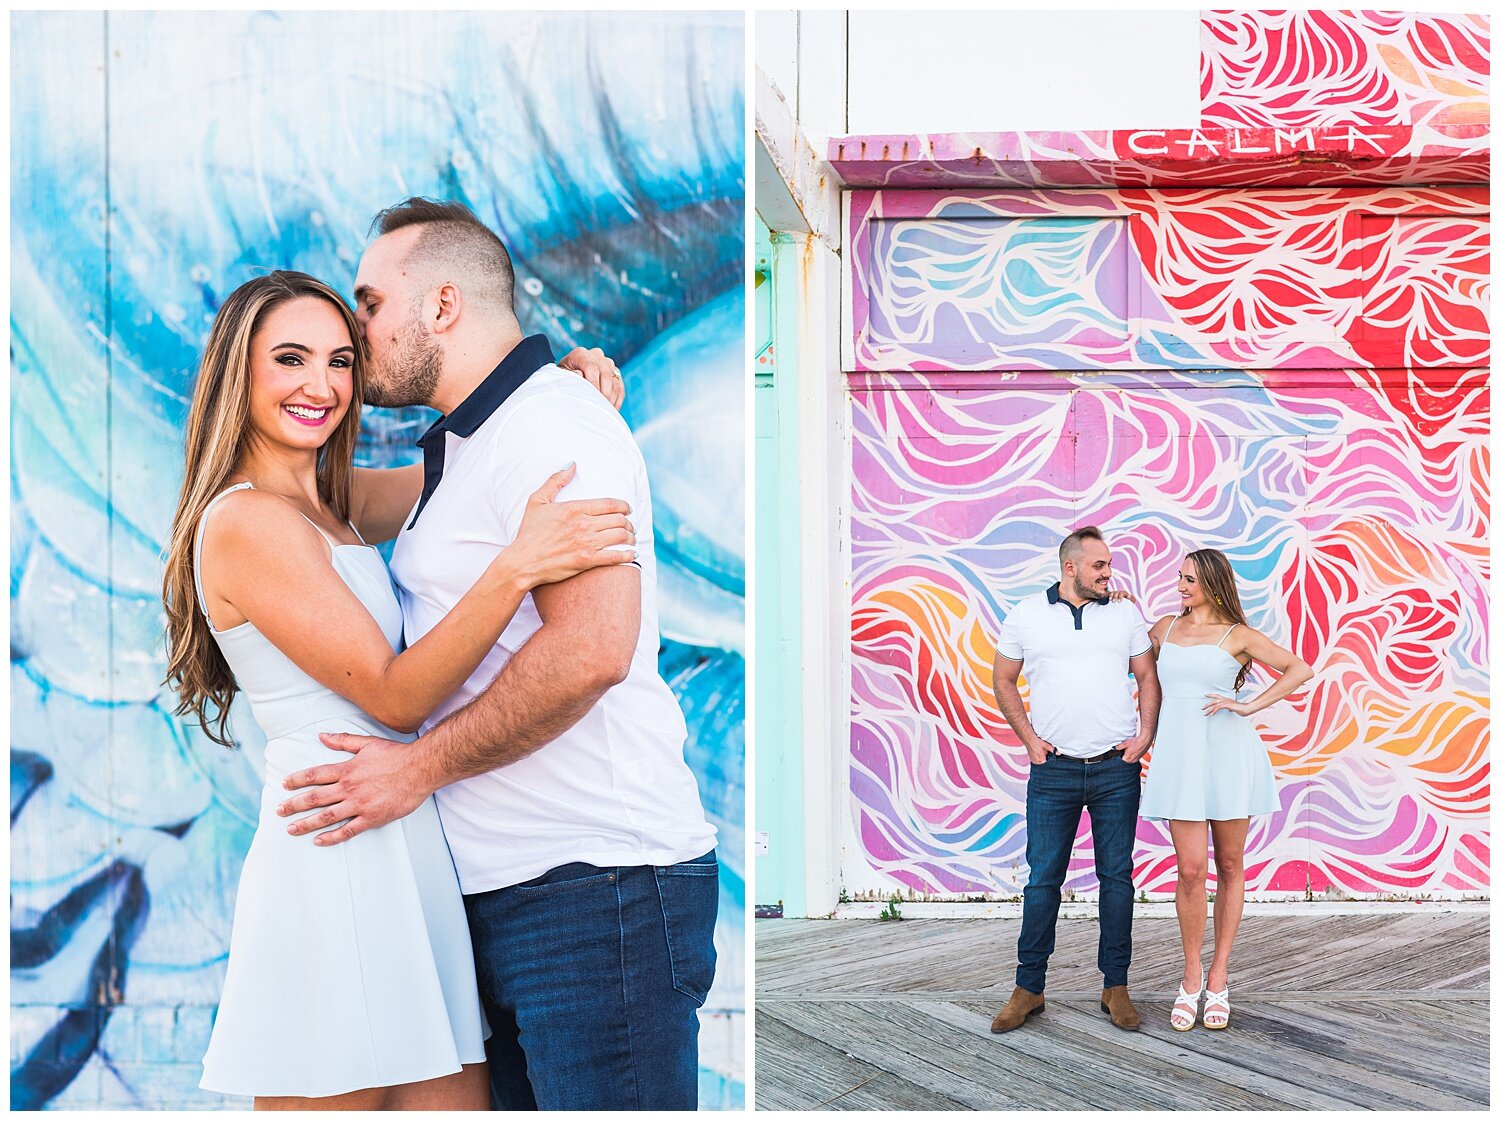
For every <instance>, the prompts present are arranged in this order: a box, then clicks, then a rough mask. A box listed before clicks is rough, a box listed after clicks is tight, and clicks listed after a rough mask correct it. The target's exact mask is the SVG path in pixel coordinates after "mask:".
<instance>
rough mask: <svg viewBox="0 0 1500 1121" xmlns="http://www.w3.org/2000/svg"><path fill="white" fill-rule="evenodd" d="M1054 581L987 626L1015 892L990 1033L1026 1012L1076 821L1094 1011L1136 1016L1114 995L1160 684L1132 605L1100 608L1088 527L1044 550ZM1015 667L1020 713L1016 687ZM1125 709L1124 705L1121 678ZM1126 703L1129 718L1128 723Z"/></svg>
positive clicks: (1125, 951) (1101, 585) (1123, 954)
mask: <svg viewBox="0 0 1500 1121" xmlns="http://www.w3.org/2000/svg"><path fill="white" fill-rule="evenodd" d="M1057 552H1058V562H1059V564H1060V566H1061V569H1062V578H1061V579H1060V580H1059V581H1058V582H1057V583H1056V584H1053V585H1052V587H1050V588H1048V589H1047V590H1046V591H1045V592H1043V593H1041V594H1040V595H1034V596H1031V597H1030V598H1028V599H1024V600H1022V601H1021V602H1020V603H1018V604H1016V606H1015V607H1014V608H1013V609H1012V610H1011V612H1010V614H1009V615H1008V616H1007V617H1006V619H1005V622H1004V624H1003V625H1002V626H1001V629H1000V641H999V643H998V644H997V646H996V654H995V699H996V700H997V701H998V702H999V705H1000V712H1001V714H1002V715H1003V716H1004V717H1005V719H1006V722H1007V723H1009V724H1010V726H1011V730H1012V731H1014V732H1015V733H1016V735H1017V736H1018V737H1019V738H1020V740H1021V743H1022V744H1024V745H1025V747H1026V754H1027V757H1028V758H1029V759H1030V761H1031V771H1030V774H1029V776H1028V778H1027V782H1026V863H1027V864H1028V865H1029V866H1030V869H1031V872H1030V876H1029V877H1028V879H1027V881H1026V891H1025V896H1024V903H1023V906H1022V911H1021V937H1020V941H1019V943H1018V945H1017V957H1018V958H1019V964H1018V966H1017V968H1016V988H1015V991H1014V992H1013V993H1011V997H1010V1001H1009V1002H1008V1003H1007V1004H1006V1006H1005V1008H1004V1009H1003V1010H1002V1011H1001V1012H1000V1013H999V1015H997V1016H996V1017H995V1020H994V1022H993V1023H992V1024H991V1025H990V1030H991V1031H995V1032H1004V1031H1011V1030H1012V1029H1014V1028H1018V1027H1020V1026H1021V1025H1022V1024H1024V1023H1025V1022H1026V1018H1027V1017H1028V1016H1030V1015H1032V1014H1033V1013H1035V1012H1040V1011H1041V1010H1042V1007H1043V1005H1044V1004H1045V1001H1044V998H1043V996H1042V993H1043V991H1044V989H1045V988H1046V982H1047V959H1048V958H1049V957H1051V955H1052V949H1053V946H1054V944H1055V934H1056V927H1057V910H1058V906H1059V905H1060V903H1061V902H1062V884H1063V880H1064V878H1065V877H1066V876H1067V872H1068V863H1069V861H1070V860H1071V859H1072V856H1073V840H1074V838H1075V837H1076V836H1077V833H1078V823H1079V819H1080V817H1081V816H1082V813H1083V811H1084V810H1088V812H1089V821H1090V822H1091V825H1092V831H1093V835H1094V865H1095V869H1096V870H1097V872H1098V875H1099V969H1100V971H1101V972H1102V973H1103V974H1104V994H1103V996H1102V997H1101V998H1100V1004H1101V1005H1102V1006H1103V1008H1104V1009H1105V1011H1107V1012H1108V1013H1109V1018H1110V1020H1111V1021H1112V1022H1113V1023H1114V1024H1115V1026H1116V1027H1119V1028H1124V1029H1126V1030H1128V1031H1135V1030H1137V1029H1138V1028H1139V1027H1140V1023H1141V1018H1140V1016H1139V1015H1138V1014H1137V1013H1136V1010H1135V1007H1134V1005H1132V1004H1131V1002H1130V994H1129V991H1128V990H1127V988H1126V983H1127V974H1128V973H1129V971H1130V926H1131V917H1132V913H1133V906H1134V900H1135V888H1134V885H1133V884H1132V883H1131V878H1130V877H1131V871H1132V869H1133V860H1134V849H1135V826H1136V811H1137V809H1138V808H1139V806H1140V801H1141V763H1140V759H1141V756H1142V755H1144V754H1145V753H1146V749H1147V748H1149V747H1150V746H1151V741H1152V740H1153V739H1154V738H1155V736H1156V717H1157V714H1158V713H1159V712H1160V710H1161V685H1160V683H1159V682H1158V681H1157V679H1156V659H1155V657H1154V656H1153V654H1152V650H1151V638H1150V636H1149V634H1148V633H1147V629H1146V621H1145V619H1143V618H1142V617H1141V613H1140V611H1139V610H1137V608H1136V606H1135V604H1134V603H1131V602H1127V601H1124V600H1120V601H1117V602H1111V601H1110V598H1109V580H1110V554H1109V547H1108V546H1107V545H1106V544H1105V543H1104V538H1103V536H1102V535H1101V534H1100V532H1099V530H1098V529H1097V528H1095V527H1094V526H1084V527H1083V528H1081V529H1078V530H1075V531H1074V532H1073V533H1070V534H1069V535H1068V536H1067V537H1066V538H1064V539H1063V542H1062V545H1061V546H1060V547H1059V548H1058V551H1057ZM1023 666H1024V667H1025V673H1026V681H1027V684H1028V685H1029V687H1030V691H1031V709H1030V712H1029V713H1028V712H1027V709H1026V705H1025V704H1024V703H1023V702H1022V700H1021V692H1020V688H1019V686H1018V681H1019V678H1020V675H1021V672H1022V667H1023ZM1132 674H1133V675H1134V676H1135V683H1136V688H1137V693H1138V696H1139V700H1138V701H1137V700H1135V699H1132V697H1131V688H1130V675H1132ZM1137 704H1139V721H1137V711H1136V709H1137Z"/></svg>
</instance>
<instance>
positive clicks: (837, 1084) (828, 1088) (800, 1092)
mask: <svg viewBox="0 0 1500 1121" xmlns="http://www.w3.org/2000/svg"><path fill="white" fill-rule="evenodd" d="M755 1047H756V1051H755V1063H756V1074H757V1077H756V1080H755V1108H756V1109H758V1110H760V1109H817V1108H819V1107H820V1106H821V1105H822V1104H823V1103H825V1102H828V1101H831V1100H833V1099H834V1098H837V1097H839V1096H840V1095H841V1094H846V1093H848V1092H849V1091H850V1090H853V1089H855V1088H856V1087H858V1086H860V1085H862V1084H864V1083H865V1082H868V1081H869V1080H870V1079H872V1078H878V1077H879V1076H880V1074H881V1070H880V1068H879V1067H878V1066H871V1065H870V1064H868V1063H862V1062H860V1061H859V1060H857V1059H852V1058H850V1057H849V1056H848V1055H846V1054H844V1053H843V1052H842V1051H839V1050H838V1049H837V1048H834V1047H831V1046H829V1045H828V1044H827V1043H824V1042H822V1041H821V1040H819V1039H817V1038H816V1037H815V1036H812V1035H809V1034H807V1033H806V1032H802V1031H799V1030H797V1029H796V1028H794V1027H792V1026H791V1025H790V1024H788V1023H786V1022H785V1021H784V1020H782V1019H780V1018H779V1017H778V1016H776V1015H775V1013H773V1012H767V1011H765V1010H757V1011H756V1015H755Z"/></svg>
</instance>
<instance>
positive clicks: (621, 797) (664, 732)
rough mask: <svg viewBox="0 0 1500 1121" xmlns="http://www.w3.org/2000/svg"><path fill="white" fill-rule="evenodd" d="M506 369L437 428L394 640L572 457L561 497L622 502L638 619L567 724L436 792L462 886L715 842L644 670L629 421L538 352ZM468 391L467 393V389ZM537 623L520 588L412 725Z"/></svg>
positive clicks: (640, 508)
mask: <svg viewBox="0 0 1500 1121" xmlns="http://www.w3.org/2000/svg"><path fill="white" fill-rule="evenodd" d="M528 343H530V340H528ZM546 357H550V355H548V356H546ZM504 366H505V364H504V363H502V365H501V367H497V370H496V374H495V375H491V379H492V380H493V379H494V378H495V377H496V376H497V375H499V374H500V373H501V372H502V370H503V369H504ZM520 376H521V377H524V378H525V380H524V381H522V382H521V383H520V385H519V386H518V387H517V388H515V389H514V390H513V391H510V393H509V396H507V397H504V399H503V401H502V403H501V404H500V405H499V407H498V408H495V409H494V411H493V412H492V413H490V414H489V415H488V417H487V418H486V419H483V420H482V422H480V423H478V426H477V428H474V430H473V431H472V434H471V435H469V436H468V437H466V438H465V437H462V436H459V435H456V434H455V433H454V432H452V431H449V432H446V433H443V434H442V435H443V438H444V440H445V444H446V446H445V449H444V454H443V466H442V476H441V481H440V483H439V484H438V485H437V486H436V488H435V489H434V490H433V491H432V493H431V495H430V497H429V498H428V499H427V501H426V504H425V506H419V512H418V513H417V515H416V520H415V522H414V523H413V522H411V521H410V520H409V524H408V526H407V528H405V529H403V530H402V532H401V535H400V537H398V538H397V540H396V546H395V552H394V555H393V557H392V560H391V572H392V574H393V575H394V576H395V579H396V581H397V585H398V588H397V590H398V592H399V594H400V597H401V609H402V613H403V615H404V616H405V623H406V641H407V642H408V643H412V642H416V641H417V640H418V639H420V638H421V637H422V636H423V635H424V634H426V633H427V632H428V631H429V630H430V629H431V628H432V627H433V626H434V625H435V624H436V623H437V622H438V620H439V619H441V618H442V617H443V615H444V614H446V613H447V612H448V611H449V610H451V609H452V607H453V605H454V604H455V603H457V602H458V600H459V599H460V597H462V596H463V594H464V593H465V592H466V591H467V590H468V589H469V587H470V586H472V585H473V583H474V582H475V581H476V580H477V579H478V577H479V575H480V573H481V572H483V571H484V569H485V567H486V566H487V565H488V564H489V563H490V561H491V560H492V559H493V558H494V556H495V554H496V553H497V552H498V551H499V550H500V549H502V548H504V547H505V546H506V545H508V544H509V543H510V542H511V541H512V540H513V539H514V538H515V535H516V532H517V531H518V529H519V527H520V524H521V518H522V515H523V514H524V512H525V507H526V500H527V498H528V497H530V495H531V493H532V492H533V491H535V490H536V488H537V487H539V486H540V485H541V484H542V482H543V481H544V480H545V479H546V478H547V476H548V475H550V474H551V473H552V472H554V471H557V470H560V469H561V468H563V467H566V466H567V465H568V463H569V462H570V461H572V462H576V463H577V465H578V473H577V476H576V477H575V478H574V480H573V481H572V482H571V483H569V484H568V486H567V488H566V489H564V490H563V492H562V494H561V496H560V497H561V499H564V500H566V499H574V498H605V497H610V498H622V499H624V500H625V501H627V502H629V503H630V507H631V512H630V519H631V521H632V522H633V523H634V524H635V532H636V550H637V556H638V558H639V566H640V570H641V578H640V584H641V630H640V637H639V639H638V640H637V642H636V649H635V655H634V657H633V658H632V660H631V664H630V671H629V674H628V676H627V677H626V679H625V680H624V681H622V682H621V683H620V684H618V685H616V686H614V687H613V688H612V689H610V690H609V691H608V692H606V693H605V694H604V696H603V697H601V698H600V700H599V701H598V703H597V704H595V705H594V707H593V708H592V709H590V710H589V712H588V713H587V714H586V715H585V716H584V717H583V719H582V720H580V721H579V722H578V723H577V724H575V725H573V727H571V728H569V729H568V730H567V731H566V732H564V733H563V734H562V735H561V736H559V737H558V738H557V739H555V740H553V741H552V742H551V743H549V744H547V745H546V746H544V747H542V748H540V749H539V750H537V751H535V752H533V753H532V754H531V755H529V756H527V757H526V758H525V759H522V760H521V761H519V762H517V763H513V764H511V765H509V766H506V767H501V768H498V769H496V770H493V771H490V772H488V773H487V774H482V775H477V776H475V777H474V778H468V779H464V780H462V781H460V782H456V783H454V784H452V785H451V786H447V787H444V788H443V789H441V790H439V791H438V792H437V805H438V812H439V814H440V816H441V817H442V821H443V831H444V832H445V833H446V834H447V837H448V847H449V848H450V849H451V850H452V852H453V861H454V864H455V865H456V866H457V868H458V876H459V882H460V884H461V885H462V888H463V891H464V893H465V894H473V893H475V892H481V891H490V890H493V889H495V888H500V887H508V886H510V885H512V884H518V883H522V882H524V881H526V880H530V879H533V878H534V877H536V876H539V875H541V874H542V873H544V872H547V871H549V870H550V869H552V868H556V867H558V866H559V865H562V864H569V863H572V862H574V861H582V862H585V863H588V864H597V865H606V866H610V865H628V866H634V865H647V864H674V863H677V862H679V861H683V860H688V859H691V858H693V857H695V856H701V855H702V854H703V853H705V852H707V851H709V850H710V849H712V848H713V847H714V837H715V830H714V827H713V826H712V825H711V824H709V822H708V820H707V819H706V818H705V817H704V813H703V806H702V803H701V802H700V801H699V797H698V785H697V782H696V781H695V779H694V777H693V773H692V771H691V770H689V769H688V766H687V763H686V762H685V761H684V759H683V744H684V742H685V741H686V738H687V727H686V724H685V723H684V721H683V717H682V710H681V709H680V708H679V707H678V704H677V698H676V697H675V696H673V694H672V690H671V689H670V688H668V686H667V683H666V682H665V681H663V680H662V678H661V676H660V675H659V674H658V673H657V671H656V659H657V653H658V649H659V647H660V643H661V640H660V636H659V634H658V631H657V611H656V557H655V554H654V552H653V538H652V528H651V491H650V488H649V487H648V485H647V482H646V465H645V462H644V461H643V460H642V458H641V453H640V450H639V449H638V448H637V447H636V444H635V440H634V439H633V438H632V436H631V434H630V429H629V427H628V426H627V425H626V424H625V422H624V421H623V420H622V419H621V418H620V415H619V414H618V413H617V412H616V411H615V410H614V409H613V408H612V407H611V406H610V405H609V404H608V402H606V401H605V400H604V398H602V397H601V396H600V395H599V394H598V393H597V392H596V391H595V390H594V389H592V388H591V387H590V386H589V385H588V384H587V383H586V382H585V381H584V380H583V379H582V378H579V377H577V376H576V375H574V374H569V373H565V372H564V371H562V370H560V369H559V368H558V367H556V366H555V365H552V364H551V363H550V361H548V362H547V364H546V365H543V366H541V368H540V369H537V370H536V372H535V373H532V374H531V375H530V376H529V377H525V372H524V371H522V372H521V374H520ZM485 388H486V387H481V389H485ZM480 395H481V390H476V391H475V393H474V394H471V399H472V398H475V397H477V396H480ZM466 406H469V402H468V401H466V402H465V404H464V405H461V406H459V408H458V409H455V410H454V412H453V414H451V416H452V417H457V416H459V413H460V410H462V409H465V408H466ZM468 411H469V412H470V413H471V414H472V413H473V410H472V408H470V409H469V410H468ZM469 419H470V423H471V424H472V423H473V421H474V420H475V419H476V418H474V417H473V416H472V415H471V416H470V418H469ZM541 625H542V623H541V619H540V618H539V617H538V615H537V612H536V608H535V606H534V605H533V603H532V600H531V597H530V596H529V595H528V596H527V597H526V599H525V600H524V601H523V603H522V604H521V607H520V610H518V611H517V612H516V616H515V618H514V619H513V620H512V621H511V624H510V626H508V627H507V628H506V630H505V633H504V634H502V635H501V636H500V641H499V642H498V643H497V644H496V645H495V648H494V649H493V650H492V651H491V652H490V653H489V655H488V656H487V657H486V658H485V660H484V661H483V662H482V663H481V664H480V666H479V669H478V670H476V671H475V672H474V674H473V676H472V677H470V678H469V680H468V681H466V682H465V683H464V685H463V686H462V687H461V688H460V689H459V690H458V692H457V693H455V694H454V695H453V696H452V697H450V698H449V699H448V700H447V701H446V702H444V704H443V705H442V706H441V707H440V708H439V709H438V710H437V711H436V712H434V713H433V714H432V717H431V718H430V719H429V720H428V721H427V723H426V724H424V725H423V726H422V731H423V732H426V731H427V730H428V729H429V728H430V727H432V726H433V725H434V724H436V723H438V722H439V721H440V720H442V719H443V718H444V717H445V716H447V715H448V714H449V713H451V712H453V711H454V710H455V709H457V708H459V707H461V706H462V705H464V704H466V703H467V702H468V701H469V700H470V699H472V698H473V697H475V696H477V695H478V694H479V693H480V692H482V691H483V690H484V688H485V686H487V685H488V684H489V683H490V681H491V680H493V678H494V677H495V675H496V674H498V673H499V672H500V670H501V668H502V667H503V666H504V665H505V663H506V662H508V661H509V660H510V658H511V656H512V655H513V654H514V653H515V652H516V651H517V650H519V649H520V648H521V646H522V644H523V643H525V642H526V640H527V639H529V638H530V637H531V636H532V635H533V634H535V633H536V632H537V630H539V629H540V627H541Z"/></svg>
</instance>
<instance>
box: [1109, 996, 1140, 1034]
mask: <svg viewBox="0 0 1500 1121" xmlns="http://www.w3.org/2000/svg"><path fill="white" fill-rule="evenodd" d="M1099 1007H1100V1008H1102V1009H1104V1011H1106V1012H1108V1013H1109V1022H1110V1023H1112V1024H1114V1026H1115V1027H1117V1028H1123V1029H1124V1030H1125V1031H1140V1030H1141V1014H1140V1013H1139V1012H1137V1011H1136V1010H1135V1005H1133V1004H1131V1003H1130V994H1129V993H1128V992H1126V991H1125V986H1124V985H1111V986H1109V988H1107V989H1105V990H1104V995H1103V996H1101V997H1100V998H1099Z"/></svg>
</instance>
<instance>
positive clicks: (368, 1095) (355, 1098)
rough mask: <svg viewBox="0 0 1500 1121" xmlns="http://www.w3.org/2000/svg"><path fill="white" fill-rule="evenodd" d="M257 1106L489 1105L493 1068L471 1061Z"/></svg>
mask: <svg viewBox="0 0 1500 1121" xmlns="http://www.w3.org/2000/svg"><path fill="white" fill-rule="evenodd" d="M255 1108H256V1109H379V1110H386V1109H392V1110H395V1109H402V1110H404V1109H441V1110H446V1109H482V1110H488V1109H489V1108H490V1068H489V1066H488V1065H487V1064H485V1063H470V1064H468V1065H467V1066H465V1067H464V1068H463V1069H462V1070H460V1071H459V1072H458V1073H457V1074H445V1075H443V1076H442V1077H441V1078H427V1079H424V1080H422V1081H421V1082H408V1083H406V1084H405V1085H403V1086H376V1087H373V1088H371V1089H369V1090H354V1091H352V1092H350V1093H348V1094H338V1095H336V1096H334V1097H331V1098H256V1099H255Z"/></svg>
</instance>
